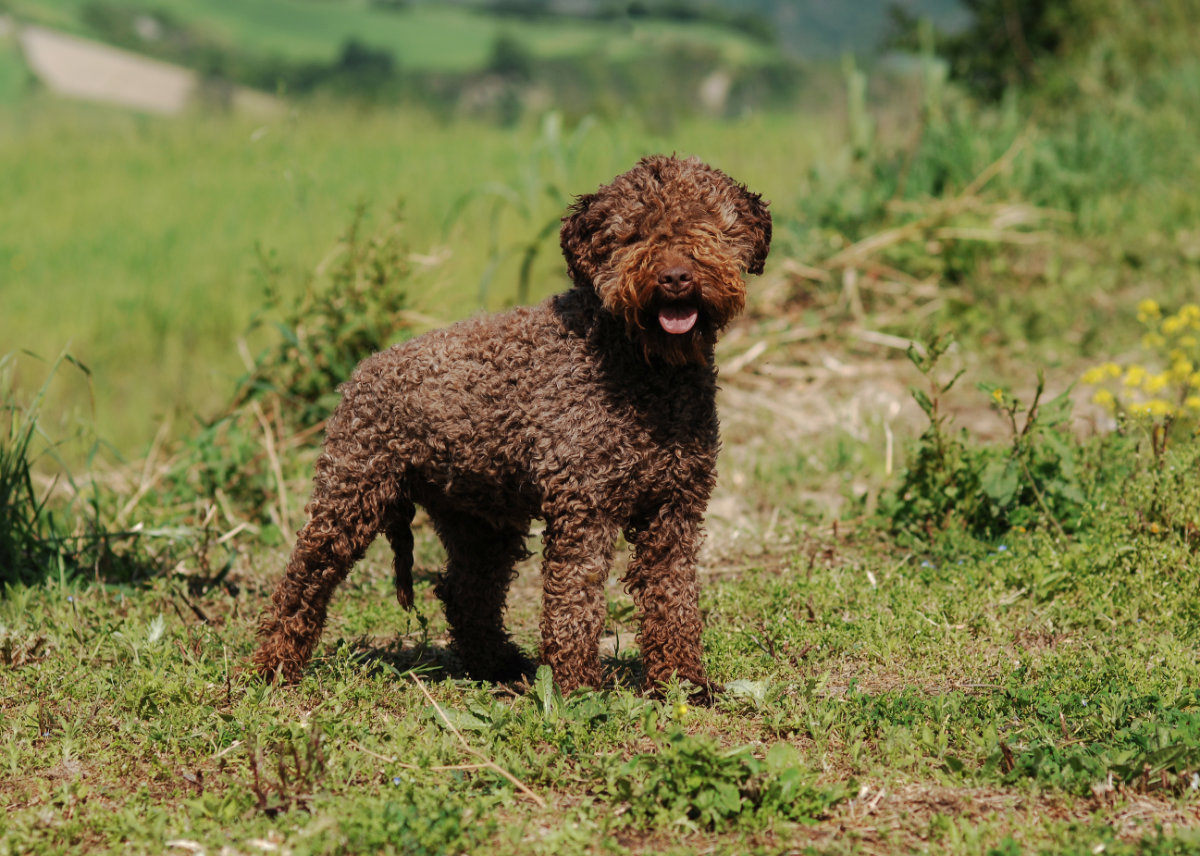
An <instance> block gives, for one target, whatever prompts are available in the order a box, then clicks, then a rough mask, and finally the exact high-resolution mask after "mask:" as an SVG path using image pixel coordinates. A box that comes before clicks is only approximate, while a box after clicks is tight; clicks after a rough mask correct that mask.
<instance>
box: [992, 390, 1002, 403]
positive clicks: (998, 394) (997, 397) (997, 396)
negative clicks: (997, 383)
mask: <svg viewBox="0 0 1200 856" xmlns="http://www.w3.org/2000/svg"><path fill="white" fill-rule="evenodd" d="M992 401H994V402H996V403H997V404H1003V403H1004V390H1002V389H1000V388H999V387H996V388H995V389H993V390H992Z"/></svg>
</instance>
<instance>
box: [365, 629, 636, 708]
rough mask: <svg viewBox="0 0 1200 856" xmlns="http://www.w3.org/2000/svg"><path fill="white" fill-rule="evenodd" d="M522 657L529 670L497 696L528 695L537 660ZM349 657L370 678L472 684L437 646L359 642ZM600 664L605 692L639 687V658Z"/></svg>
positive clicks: (625, 656)
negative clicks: (413, 676) (417, 677)
mask: <svg viewBox="0 0 1200 856" xmlns="http://www.w3.org/2000/svg"><path fill="white" fill-rule="evenodd" d="M525 653H526V660H527V662H528V666H527V668H526V669H524V670H523V671H524V674H523V675H522V677H521V678H519V679H517V680H515V681H506V682H499V683H493V684H491V686H493V687H494V688H495V693H496V694H498V695H509V696H513V697H517V696H522V695H524V694H525V693H526V692H528V691H529V689H530V687H531V686H532V685H533V680H534V676H535V675H536V673H537V660H536V659H534V658H533V657H531V656H529V652H528V651H526V652H525ZM351 656H352V657H353V658H354V660H355V661H356V662H358V663H361V664H362V665H364V666H366V667H367V669H368V670H369V672H370V674H371V675H372V676H377V675H380V674H388V675H392V676H393V677H395V678H396V679H399V680H407V675H408V674H409V673H414V674H418V675H420V676H422V677H423V678H426V679H428V680H431V681H472V680H473V679H472V678H471V676H470V675H468V674H467V671H466V669H465V668H464V667H463V664H462V661H461V660H460V659H459V657H458V655H457V654H455V653H454V651H453V650H452V649H451V648H449V647H448V646H446V645H439V644H436V643H424V644H416V645H414V644H412V642H411V641H408V640H405V639H403V638H398V639H396V640H395V641H393V642H389V643H386V644H384V645H378V644H371V643H370V642H368V641H367V640H361V641H359V642H357V643H354V644H352V646H351ZM600 662H601V665H602V666H603V667H604V675H605V682H604V688H605V689H612V688H614V687H640V686H641V685H642V675H643V672H642V660H641V656H640V655H637V654H633V653H627V652H618V653H616V654H614V655H611V656H602V657H601V658H600Z"/></svg>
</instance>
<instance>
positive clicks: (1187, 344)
mask: <svg viewBox="0 0 1200 856" xmlns="http://www.w3.org/2000/svg"><path fill="white" fill-rule="evenodd" d="M1197 344H1200V339H1197V338H1196V337H1195V336H1181V337H1180V338H1179V347H1181V348H1188V349H1189V350H1191V349H1192V348H1195V347H1196V345H1197Z"/></svg>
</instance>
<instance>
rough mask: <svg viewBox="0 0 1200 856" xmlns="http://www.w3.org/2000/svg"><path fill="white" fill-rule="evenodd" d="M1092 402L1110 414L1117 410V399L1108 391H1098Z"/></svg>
mask: <svg viewBox="0 0 1200 856" xmlns="http://www.w3.org/2000/svg"><path fill="white" fill-rule="evenodd" d="M1092 401H1094V402H1096V404H1099V405H1100V406H1101V407H1103V408H1104V409H1105V410H1108V411H1109V412H1112V411H1113V410H1116V408H1117V399H1116V397H1115V396H1114V395H1113V394H1112V393H1111V392H1109V391H1108V390H1107V389H1098V390H1096V394H1095V395H1093V396H1092Z"/></svg>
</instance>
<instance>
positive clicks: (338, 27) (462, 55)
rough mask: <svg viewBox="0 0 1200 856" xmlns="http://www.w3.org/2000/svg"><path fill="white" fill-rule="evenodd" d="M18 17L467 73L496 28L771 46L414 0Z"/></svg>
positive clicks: (622, 48) (610, 51)
mask: <svg viewBox="0 0 1200 856" xmlns="http://www.w3.org/2000/svg"><path fill="white" fill-rule="evenodd" d="M12 7H13V11H14V13H15V14H16V15H17V16H19V17H20V18H23V19H25V20H30V21H36V22H40V23H44V24H46V25H49V26H56V27H61V28H64V29H68V30H71V31H73V32H77V33H79V34H82V35H90V36H93V37H100V38H104V39H105V40H111V39H110V38H106V37H108V36H111V33H105V32H103V28H101V27H98V26H97V20H98V19H99V18H100V17H101V15H100V14H98V12H97V10H100V9H108V10H110V11H111V10H120V9H132V10H139V9H144V10H145V14H146V15H147V16H148V17H150V18H153V19H155V20H157V21H160V22H163V24H164V26H163V29H164V31H166V32H165V34H164V36H162V37H160V39H155V38H147V39H145V42H146V45H145V46H146V48H147V49H148V50H149V51H150V52H158V51H157V50H156V47H161V45H156V42H157V41H165V40H166V39H167V38H169V35H170V30H171V28H172V27H173V26H174V27H179V28H180V29H184V30H186V31H187V32H188V33H190V35H191V38H193V39H204V40H208V41H211V42H212V43H214V44H218V45H224V46H228V47H231V48H235V49H237V50H240V51H245V52H247V53H252V54H262V55H276V56H279V57H282V58H286V59H290V60H327V59H329V58H330V57H332V56H333V55H335V54H336V52H337V50H338V48H339V47H340V46H341V45H342V44H343V43H345V42H346V41H348V40H352V39H353V40H358V41H361V42H364V43H366V44H369V45H371V46H372V47H374V48H377V49H383V50H386V51H388V52H390V53H391V54H392V55H393V56H394V58H395V60H396V62H397V64H398V65H399V66H400V67H402V68H410V69H422V70H433V71H467V70H472V69H478V68H481V67H483V66H484V65H485V64H486V62H487V61H488V58H489V55H490V52H491V49H492V45H493V44H494V42H495V40H496V38H497V37H498V36H499V35H500V34H501V33H514V34H517V35H519V38H520V40H521V42H522V44H523V45H524V46H525V47H526V48H527V49H528V50H529V51H530V52H531V53H532V54H533V55H534V56H535V57H538V58H542V59H553V58H559V57H566V56H575V55H580V54H598V55H601V56H609V57H612V58H615V59H624V58H628V57H631V56H638V55H643V54H649V53H652V52H654V51H656V50H658V49H659V48H660V47H661V46H662V44H663V43H664V42H665V41H666V40H668V39H670V40H672V41H684V42H687V43H690V44H694V45H699V46H705V47H709V48H715V49H716V50H718V51H719V52H720V54H721V55H722V56H723V57H725V58H726V59H729V60H734V61H739V62H755V61H761V60H763V59H766V58H768V57H770V56H772V55H774V54H775V51H774V50H773V49H772V48H770V47H767V46H764V45H762V44H761V43H758V42H756V41H755V40H753V39H751V38H749V37H748V36H746V35H744V34H739V33H737V32H735V31H732V30H729V29H726V28H722V27H719V26H716V25H713V24H708V23H703V22H679V21H665V20H659V19H649V20H637V21H632V22H631V21H615V20H613V21H597V20H589V19H583V18H575V17H558V16H556V17H547V18H544V19H537V20H527V19H514V18H507V17H503V16H496V15H491V14H486V13H484V12H482V11H477V10H472V9H470V8H464V7H458V6H452V5H445V4H419V5H416V4H414V5H412V6H408V7H404V8H400V9H397V10H393V9H391V8H388V7H385V6H382V5H380V4H369V3H349V2H328V3H315V2H306V0H208V2H204V3H199V2H196V0H155V2H154V3H153V4H146V5H145V6H142V5H141V4H138V3H110V4H101V3H96V2H94V0H38V2H32V0H15V2H13V4H12Z"/></svg>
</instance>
